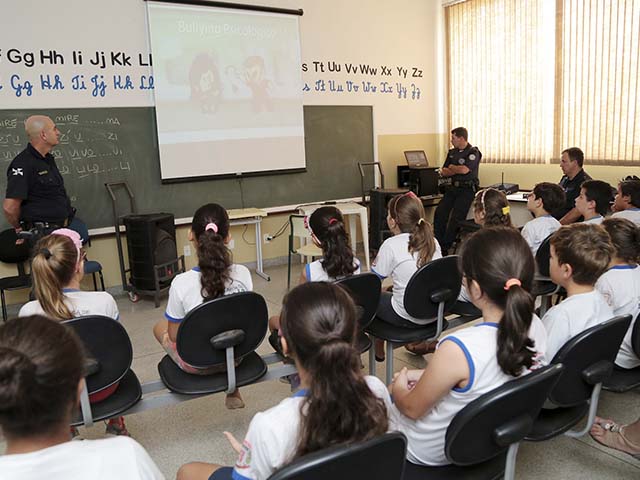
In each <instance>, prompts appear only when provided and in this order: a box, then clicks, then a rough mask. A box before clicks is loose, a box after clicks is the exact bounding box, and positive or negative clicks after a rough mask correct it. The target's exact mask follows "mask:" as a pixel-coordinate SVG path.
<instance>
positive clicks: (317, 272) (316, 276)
mask: <svg viewBox="0 0 640 480" xmlns="http://www.w3.org/2000/svg"><path fill="white" fill-rule="evenodd" d="M353 266H354V267H356V269H355V270H354V272H353V273H352V275H358V274H359V273H360V260H358V259H357V258H354V259H353ZM305 274H306V276H307V281H308V282H335V281H336V280H340V278H344V277H339V278H333V277H330V276H329V274H328V273H327V271H326V270H325V269H324V267H323V266H322V259H320V260H315V261H313V262H311V263H307V265H306V267H305Z"/></svg>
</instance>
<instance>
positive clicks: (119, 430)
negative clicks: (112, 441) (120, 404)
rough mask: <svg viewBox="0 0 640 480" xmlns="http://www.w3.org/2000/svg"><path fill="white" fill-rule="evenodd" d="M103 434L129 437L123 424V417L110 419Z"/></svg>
mask: <svg viewBox="0 0 640 480" xmlns="http://www.w3.org/2000/svg"><path fill="white" fill-rule="evenodd" d="M104 433H105V434H107V435H124V436H126V437H130V436H131V435H130V434H129V431H128V430H127V426H126V425H125V424H124V417H117V418H110V419H109V421H108V422H107V428H105V430H104Z"/></svg>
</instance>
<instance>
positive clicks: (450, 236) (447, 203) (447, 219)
mask: <svg viewBox="0 0 640 480" xmlns="http://www.w3.org/2000/svg"><path fill="white" fill-rule="evenodd" d="M474 196H475V189H474V188H473V187H471V186H469V187H450V188H448V189H447V191H446V192H445V194H444V198H443V199H442V200H440V203H439V204H438V208H436V213H435V216H434V219H433V229H434V233H435V236H436V239H437V240H438V243H440V247H441V248H442V251H443V254H444V253H445V251H446V250H449V248H451V245H452V244H453V242H454V241H455V239H456V234H457V233H458V224H459V222H461V221H463V220H465V219H466V218H467V213H468V212H469V208H470V207H471V203H472V202H473V198H474Z"/></svg>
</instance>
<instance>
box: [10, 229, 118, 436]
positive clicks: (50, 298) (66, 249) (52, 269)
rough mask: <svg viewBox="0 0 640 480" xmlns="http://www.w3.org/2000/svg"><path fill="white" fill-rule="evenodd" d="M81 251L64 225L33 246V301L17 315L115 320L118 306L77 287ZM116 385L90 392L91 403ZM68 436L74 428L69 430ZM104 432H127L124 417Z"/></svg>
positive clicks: (73, 233)
mask: <svg viewBox="0 0 640 480" xmlns="http://www.w3.org/2000/svg"><path fill="white" fill-rule="evenodd" d="M84 258H85V253H84V250H83V249H82V240H81V239H80V235H79V234H78V232H76V231H74V230H70V229H68V228H60V229H58V230H54V231H53V232H51V234H50V235H47V236H46V237H43V238H41V239H40V240H39V241H38V243H37V244H36V246H35V248H34V253H33V258H32V262H31V278H32V279H33V290H34V292H35V296H36V300H33V301H31V302H28V303H26V304H25V305H23V306H22V308H21V309H20V312H19V313H18V316H19V317H26V316H29V315H44V316H46V317H49V318H51V319H54V320H59V321H62V320H69V319H71V318H77V317H82V316H86V315H104V316H105V317H111V318H113V319H114V320H117V321H119V320H120V315H119V313H118V305H117V304H116V301H115V300H114V298H113V297H112V296H111V295H110V294H109V293H107V292H85V291H82V290H80V282H81V281H82V278H83V277H84ZM117 388H118V384H117V383H116V384H114V385H112V386H111V387H110V388H108V389H106V390H104V391H102V392H100V393H98V394H96V395H91V396H90V398H89V400H90V401H91V403H97V402H100V401H102V400H104V399H106V398H108V397H109V396H110V395H111V394H113V393H114V392H115V391H116V390H117ZM71 432H72V435H73V436H74V437H75V436H77V435H78V430H77V429H76V428H75V427H74V428H72V429H71ZM105 433H107V434H110V435H129V432H128V431H127V427H126V426H125V423H124V417H116V418H111V419H109V420H108V422H107V426H106V431H105Z"/></svg>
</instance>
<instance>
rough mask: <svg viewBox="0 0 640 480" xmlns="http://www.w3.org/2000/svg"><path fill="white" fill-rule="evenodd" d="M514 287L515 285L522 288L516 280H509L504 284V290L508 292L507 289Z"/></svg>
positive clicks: (520, 283)
mask: <svg viewBox="0 0 640 480" xmlns="http://www.w3.org/2000/svg"><path fill="white" fill-rule="evenodd" d="M514 285H517V286H518V287H521V286H522V282H521V281H520V280H518V279H517V278H510V279H509V280H507V281H506V282H504V289H505V290H507V291H509V289H510V288H511V287H513V286H514Z"/></svg>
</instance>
